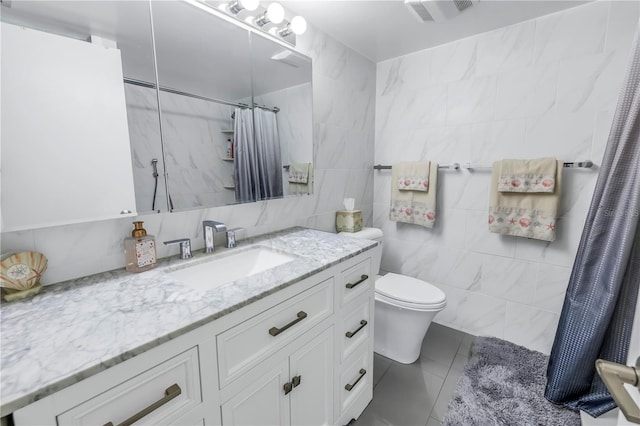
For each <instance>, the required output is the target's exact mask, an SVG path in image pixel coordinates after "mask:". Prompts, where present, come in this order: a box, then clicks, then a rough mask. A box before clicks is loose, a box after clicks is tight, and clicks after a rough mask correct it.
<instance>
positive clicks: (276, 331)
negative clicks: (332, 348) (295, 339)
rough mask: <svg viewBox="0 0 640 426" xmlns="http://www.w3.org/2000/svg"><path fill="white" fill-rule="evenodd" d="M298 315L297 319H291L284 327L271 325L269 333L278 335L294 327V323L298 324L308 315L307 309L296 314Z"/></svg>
mask: <svg viewBox="0 0 640 426" xmlns="http://www.w3.org/2000/svg"><path fill="white" fill-rule="evenodd" d="M296 316H297V318H296V319H294V320H293V321H291V322H290V323H289V324H287V325H285V326H284V327H282V328H278V327H271V328H270V329H269V334H270V335H272V336H277V335H278V334H280V333H282V332H283V331H285V330H286V329H287V328H289V327H293V326H294V325H296V324H297V323H299V322H300V321H302V320H303V319H305V318H306V317H307V313H306V312H305V311H300V312H298V315H296Z"/></svg>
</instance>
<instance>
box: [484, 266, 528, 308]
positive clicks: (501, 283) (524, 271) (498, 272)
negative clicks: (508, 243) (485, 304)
mask: <svg viewBox="0 0 640 426" xmlns="http://www.w3.org/2000/svg"><path fill="white" fill-rule="evenodd" d="M537 269H538V265H537V264H536V263H533V262H526V261H522V260H517V259H512V258H508V257H499V256H486V255H485V256H483V258H482V284H481V288H482V293H484V294H487V295H490V296H494V297H498V298H502V299H506V300H509V301H512V302H520V303H525V304H529V305H531V304H533V302H534V295H535V289H536V274H537Z"/></svg>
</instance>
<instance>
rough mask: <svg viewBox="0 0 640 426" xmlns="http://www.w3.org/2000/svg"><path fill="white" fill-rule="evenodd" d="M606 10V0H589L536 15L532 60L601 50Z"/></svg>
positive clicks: (576, 55) (535, 61)
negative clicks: (604, 0) (556, 10)
mask: <svg viewBox="0 0 640 426" xmlns="http://www.w3.org/2000/svg"><path fill="white" fill-rule="evenodd" d="M608 13H609V5H608V2H592V3H588V4H586V5H583V6H578V7H575V8H571V9H568V10H566V11H562V12H559V13H554V14H552V15H548V16H545V17H542V18H540V19H537V20H536V41H535V47H534V53H533V58H534V63H537V64H542V63H549V62H557V61H561V60H564V59H569V58H576V57H579V56H582V55H589V54H592V53H598V52H602V50H603V49H604V43H605V36H606V29H607V18H608Z"/></svg>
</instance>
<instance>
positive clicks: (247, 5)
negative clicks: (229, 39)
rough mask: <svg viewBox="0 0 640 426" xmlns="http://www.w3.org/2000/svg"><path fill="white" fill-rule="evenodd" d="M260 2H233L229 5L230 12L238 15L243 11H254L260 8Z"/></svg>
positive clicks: (240, 0) (247, 0)
mask: <svg viewBox="0 0 640 426" xmlns="http://www.w3.org/2000/svg"><path fill="white" fill-rule="evenodd" d="M259 3H260V0H233V1H232V2H230V3H229V10H230V11H231V13H233V14H237V13H238V12H240V11H241V10H245V9H246V10H248V11H253V10H256V9H257V8H258V4H259Z"/></svg>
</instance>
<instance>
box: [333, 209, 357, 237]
mask: <svg viewBox="0 0 640 426" xmlns="http://www.w3.org/2000/svg"><path fill="white" fill-rule="evenodd" d="M360 230H362V210H349V211H347V210H339V211H337V212H336V231H338V232H358V231H360Z"/></svg>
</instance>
